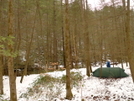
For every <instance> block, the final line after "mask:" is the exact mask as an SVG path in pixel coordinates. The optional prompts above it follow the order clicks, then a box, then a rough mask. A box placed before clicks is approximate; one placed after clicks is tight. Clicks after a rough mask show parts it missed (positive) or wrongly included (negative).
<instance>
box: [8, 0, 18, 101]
mask: <svg viewBox="0 0 134 101" xmlns="http://www.w3.org/2000/svg"><path fill="white" fill-rule="evenodd" d="M8 2H9V6H8V7H9V8H8V14H9V15H8V38H10V40H11V41H13V39H12V37H13V36H14V33H13V0H9V1H8ZM7 44H8V51H9V52H10V54H11V55H9V56H8V75H9V84H10V101H17V93H16V82H15V81H16V78H15V75H14V62H13V60H14V59H13V56H12V53H13V52H14V47H13V44H12V43H10V42H8V43H7Z"/></svg>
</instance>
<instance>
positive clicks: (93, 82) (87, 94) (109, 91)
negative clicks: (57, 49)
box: [3, 65, 134, 101]
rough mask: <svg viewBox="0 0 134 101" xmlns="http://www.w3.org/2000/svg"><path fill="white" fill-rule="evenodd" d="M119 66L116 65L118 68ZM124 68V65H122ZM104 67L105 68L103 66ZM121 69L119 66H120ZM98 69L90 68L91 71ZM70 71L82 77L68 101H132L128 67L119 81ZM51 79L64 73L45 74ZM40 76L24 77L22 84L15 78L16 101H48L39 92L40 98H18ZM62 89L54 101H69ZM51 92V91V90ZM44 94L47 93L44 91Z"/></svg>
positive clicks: (133, 86)
mask: <svg viewBox="0 0 134 101" xmlns="http://www.w3.org/2000/svg"><path fill="white" fill-rule="evenodd" d="M119 66H120V65H118V67H119ZM124 66H125V65H124ZM104 67H105V66H104ZM120 67H121V66H120ZM97 68H98V67H92V69H93V70H95V69H97ZM72 71H77V72H81V73H82V75H83V79H82V81H81V82H80V83H79V86H77V87H74V88H73V89H72V93H73V95H74V97H73V99H72V100H70V101H134V83H133V81H132V78H131V73H130V69H129V67H125V72H126V73H127V74H128V75H129V77H126V78H121V79H100V78H97V77H93V76H90V77H87V76H86V75H85V74H86V70H85V69H84V68H82V69H79V70H75V69H73V70H72ZM47 74H49V75H51V76H53V77H59V76H62V75H63V74H65V71H55V72H50V73H47ZM39 75H40V74H38V75H29V76H25V78H24V81H23V83H20V77H17V79H16V83H17V94H18V95H17V96H18V101H49V100H46V98H45V96H44V95H43V94H44V93H43V92H41V93H40V96H37V95H36V94H35V95H33V96H34V97H33V96H32V97H31V98H30V96H29V98H20V96H21V94H22V93H26V92H27V88H28V87H31V86H32V84H31V83H32V82H34V81H35V80H36V79H37V78H38V77H39ZM3 79H4V95H3V98H4V99H9V95H10V94H9V79H8V76H4V78H3ZM59 86H60V88H62V93H61V94H59V96H58V97H57V98H54V99H55V100H54V101H69V100H66V99H65V95H66V93H65V91H66V90H65V86H64V85H60V84H59ZM52 91H53V90H52ZM44 92H47V91H46V90H44ZM81 99H84V100H81Z"/></svg>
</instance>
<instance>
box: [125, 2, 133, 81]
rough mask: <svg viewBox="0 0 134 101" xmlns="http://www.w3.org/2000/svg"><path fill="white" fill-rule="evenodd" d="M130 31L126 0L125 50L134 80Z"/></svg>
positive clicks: (128, 6)
mask: <svg viewBox="0 0 134 101" xmlns="http://www.w3.org/2000/svg"><path fill="white" fill-rule="evenodd" d="M131 34H132V33H130V0H127V9H126V39H127V50H128V61H129V65H130V70H131V74H132V79H133V82H134V68H133V67H134V62H133V61H134V53H133V51H134V47H133V46H132V39H133V37H132V35H131Z"/></svg>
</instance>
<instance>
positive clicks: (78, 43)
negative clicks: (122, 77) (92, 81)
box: [0, 0, 134, 101]
mask: <svg viewBox="0 0 134 101" xmlns="http://www.w3.org/2000/svg"><path fill="white" fill-rule="evenodd" d="M101 2H102V4H103V6H102V8H101V9H99V10H98V9H94V10H92V9H91V8H90V6H89V5H88V0H71V2H70V3H69V1H68V0H65V1H64V0H0V43H1V44H0V53H1V54H0V72H1V73H0V84H1V85H0V94H2V93H3V91H2V88H3V86H2V75H3V73H2V70H4V68H6V69H7V67H8V75H9V77H11V78H10V79H11V80H10V83H11V84H12V85H10V86H11V88H12V89H11V97H13V98H11V99H12V100H11V101H17V100H16V98H15V97H14V96H12V94H13V95H14V94H15V92H16V90H14V87H15V86H16V84H15V82H14V81H15V77H14V68H20V66H23V68H24V74H23V75H26V74H27V68H28V67H29V66H33V65H34V64H35V63H37V64H39V66H40V67H43V68H44V69H46V68H48V67H49V66H51V65H52V63H57V65H64V67H65V68H66V71H67V74H69V70H70V69H71V68H79V66H78V64H79V63H81V64H82V67H84V68H87V75H88V76H90V72H92V69H91V66H92V65H96V64H97V63H99V64H100V65H101V66H102V64H104V63H105V62H106V61H107V60H108V59H110V60H111V61H112V63H113V64H114V63H121V64H123V63H126V64H127V63H129V64H130V67H131V73H132V77H133V79H134V75H133V74H134V69H133V68H132V67H133V66H134V63H133V61H134V45H133V44H134V10H133V9H132V8H130V0H127V1H125V0H111V1H109V4H105V3H104V1H103V0H102V1H101ZM122 68H123V65H122ZM69 98H70V97H69Z"/></svg>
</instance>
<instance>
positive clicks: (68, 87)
mask: <svg viewBox="0 0 134 101" xmlns="http://www.w3.org/2000/svg"><path fill="white" fill-rule="evenodd" d="M68 17H69V14H68V0H65V31H64V46H65V67H66V99H69V100H71V99H72V97H73V94H72V91H71V79H70V78H71V76H70V68H71V48H70V34H69V18H68Z"/></svg>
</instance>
